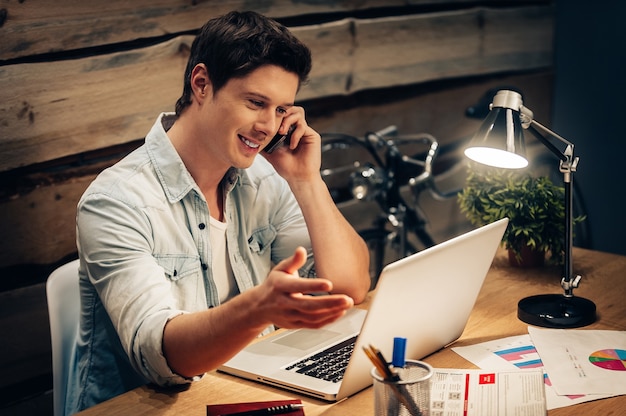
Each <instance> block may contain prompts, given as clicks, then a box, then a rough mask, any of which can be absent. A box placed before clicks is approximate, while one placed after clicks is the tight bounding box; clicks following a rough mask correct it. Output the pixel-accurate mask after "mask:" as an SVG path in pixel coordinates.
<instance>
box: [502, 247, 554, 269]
mask: <svg viewBox="0 0 626 416" xmlns="http://www.w3.org/2000/svg"><path fill="white" fill-rule="evenodd" d="M508 253H509V264H510V265H511V266H514V267H541V266H543V265H544V263H545V260H546V253H545V252H544V251H540V250H535V249H533V248H531V247H530V246H524V247H522V249H521V252H520V257H519V258H518V257H517V256H516V255H515V252H514V251H513V250H511V249H509V250H508Z"/></svg>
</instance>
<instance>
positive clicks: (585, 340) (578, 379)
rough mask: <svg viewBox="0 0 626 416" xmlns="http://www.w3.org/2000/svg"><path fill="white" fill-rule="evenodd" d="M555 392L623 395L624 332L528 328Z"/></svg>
mask: <svg viewBox="0 0 626 416" xmlns="http://www.w3.org/2000/svg"><path fill="white" fill-rule="evenodd" d="M528 333H529V334H530V337H531V339H532V342H533V344H534V345H535V347H536V348H537V351H538V352H539V355H540V356H541V361H543V365H544V368H545V370H546V371H547V372H548V373H549V374H550V379H551V380H552V384H553V385H554V388H555V389H556V391H557V393H558V394H613V395H618V394H626V331H605V330H589V329H577V330H575V329H545V328H535V327H529V328H528Z"/></svg>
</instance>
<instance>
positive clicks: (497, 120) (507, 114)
mask: <svg viewBox="0 0 626 416" xmlns="http://www.w3.org/2000/svg"><path fill="white" fill-rule="evenodd" d="M465 155H466V156H467V157H469V158H470V159H472V160H474V161H476V162H479V163H482V164H485V165H489V166H495V167H498V168H508V169H520V168H524V167H526V166H528V160H527V159H526V146H525V144H524V132H523V129H522V121H521V119H520V113H519V111H517V110H513V109H511V108H507V107H496V106H493V107H492V109H491V111H490V112H489V114H488V115H487V117H486V118H485V121H483V124H482V125H481V126H480V129H478V132H477V133H476V134H475V135H474V137H473V139H472V141H471V142H470V145H469V146H468V147H467V148H466V149H465Z"/></svg>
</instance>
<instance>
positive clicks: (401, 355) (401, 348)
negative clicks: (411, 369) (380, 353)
mask: <svg viewBox="0 0 626 416" xmlns="http://www.w3.org/2000/svg"><path fill="white" fill-rule="evenodd" d="M405 354H406V338H402V337H395V338H394V339H393V356H392V358H391V365H393V366H394V367H397V368H402V367H404V365H405V363H406V360H405Z"/></svg>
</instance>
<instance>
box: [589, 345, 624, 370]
mask: <svg viewBox="0 0 626 416" xmlns="http://www.w3.org/2000/svg"><path fill="white" fill-rule="evenodd" d="M589 362H590V363H591V364H593V365H595V366H597V367H600V368H604V369H606V370H612V371H626V350H616V349H608V350H599V351H595V352H593V353H591V354H590V355H589Z"/></svg>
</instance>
